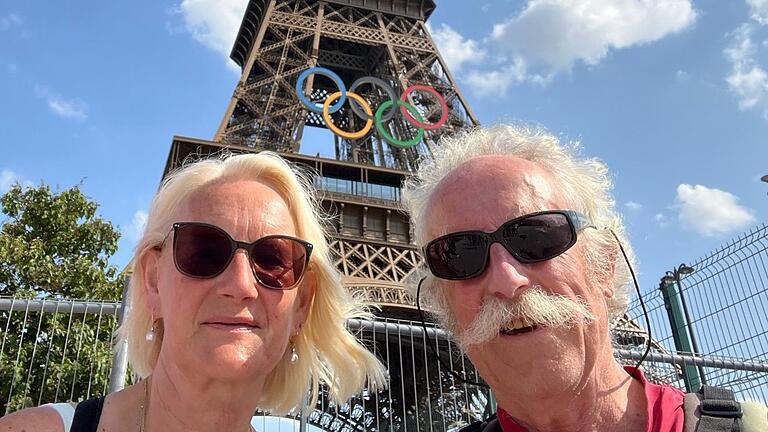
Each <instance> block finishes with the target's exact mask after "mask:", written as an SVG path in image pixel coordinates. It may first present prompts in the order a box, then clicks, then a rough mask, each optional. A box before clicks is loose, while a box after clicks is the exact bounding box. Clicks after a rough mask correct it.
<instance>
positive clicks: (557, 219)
mask: <svg viewBox="0 0 768 432" xmlns="http://www.w3.org/2000/svg"><path fill="white" fill-rule="evenodd" d="M590 226H592V225H591V223H590V222H589V219H587V217H586V216H584V215H581V214H579V213H577V212H575V211H571V210H550V211H543V212H537V213H531V214H527V215H524V216H521V217H518V218H515V219H512V220H511V221H509V222H506V223H505V224H504V225H502V226H500V227H499V229H497V230H496V231H495V232H492V233H486V232H483V231H461V232H455V233H452V234H448V235H444V236H442V237H438V238H436V239H434V240H432V241H431V242H429V244H427V246H426V247H425V248H424V256H425V257H426V261H427V266H428V267H429V270H430V271H431V272H432V274H433V275H435V276H436V277H439V278H441V279H451V280H463V279H471V278H474V277H477V276H479V275H481V274H482V273H483V272H484V271H485V268H486V267H487V265H488V254H489V251H490V249H491V245H492V244H494V243H500V244H501V245H502V246H504V248H505V249H506V250H507V252H509V253H510V255H512V256H513V257H515V259H516V260H518V261H519V262H521V263H524V264H531V263H537V262H541V261H546V260H549V259H552V258H554V257H556V256H558V255H560V254H562V253H563V252H565V251H567V250H568V249H570V247H571V246H573V245H574V244H575V243H576V233H577V232H579V231H581V230H583V229H584V228H587V227H590Z"/></svg>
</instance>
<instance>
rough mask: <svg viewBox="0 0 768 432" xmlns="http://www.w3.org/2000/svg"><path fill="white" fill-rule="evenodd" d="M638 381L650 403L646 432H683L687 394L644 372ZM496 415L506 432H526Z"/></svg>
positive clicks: (503, 414)
mask: <svg viewBox="0 0 768 432" xmlns="http://www.w3.org/2000/svg"><path fill="white" fill-rule="evenodd" d="M634 369H635V367H634V366H624V370H626V371H627V373H629V374H631V373H632V371H633V370H634ZM638 372H639V373H638V377H637V380H638V381H640V383H642V384H643V388H644V389H645V399H646V400H647V401H648V429H647V430H646V432H682V431H683V423H684V421H685V410H684V409H683V400H684V398H685V393H684V392H683V391H682V390H680V389H677V388H675V387H672V386H667V385H658V384H653V383H651V382H648V380H647V379H646V378H645V374H643V371H642V370H640V371H638ZM496 414H497V415H498V417H499V424H501V429H502V430H503V431H504V432H526V429H525V428H523V427H522V426H520V425H519V424H518V423H517V422H516V421H515V419H513V418H512V416H510V415H509V414H507V412H506V411H504V410H503V409H502V408H501V407H499V409H498V410H497V412H496Z"/></svg>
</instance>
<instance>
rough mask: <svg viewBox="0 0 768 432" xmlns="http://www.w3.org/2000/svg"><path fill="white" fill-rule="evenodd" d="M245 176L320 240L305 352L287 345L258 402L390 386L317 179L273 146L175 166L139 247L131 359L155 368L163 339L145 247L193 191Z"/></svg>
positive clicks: (143, 372)
mask: <svg viewBox="0 0 768 432" xmlns="http://www.w3.org/2000/svg"><path fill="white" fill-rule="evenodd" d="M243 179H245V180H254V181H259V182H262V183H264V184H266V185H268V186H270V187H272V188H273V189H275V190H276V191H277V192H278V194H280V196H281V197H282V198H283V199H284V200H285V201H286V204H287V205H288V208H289V209H290V211H291V212H292V215H293V218H294V220H295V221H296V230H297V235H298V236H299V237H301V238H303V239H305V240H307V241H309V242H311V243H312V244H313V245H314V249H313V252H312V256H311V259H310V263H309V269H308V270H309V271H311V272H312V273H313V274H314V276H315V277H316V278H317V288H316V292H315V296H314V299H313V302H312V306H311V310H310V311H309V314H308V316H307V319H306V322H305V323H304V325H303V326H302V328H301V331H300V333H299V334H298V336H297V337H296V338H295V340H294V344H295V347H296V350H297V352H298V354H299V359H298V361H297V362H296V363H295V364H290V357H291V355H290V351H289V350H286V352H285V353H283V357H282V359H281V360H280V362H279V363H278V365H277V366H276V367H275V369H274V370H272V371H271V372H269V374H268V376H267V379H266V381H265V384H264V388H263V394H262V398H261V400H260V401H259V406H258V408H259V409H261V410H264V411H271V412H273V413H276V414H283V413H287V412H290V411H291V410H294V409H295V408H296V407H298V406H299V405H300V404H301V403H303V402H304V398H305V397H306V395H307V390H309V389H310V388H311V391H312V398H311V402H310V405H309V406H314V403H315V401H316V399H317V395H318V390H319V385H320V384H321V383H325V384H326V385H327V386H328V389H329V395H330V397H331V399H333V400H335V401H336V402H337V403H339V404H342V403H344V402H345V401H346V400H347V399H349V398H350V397H351V396H353V395H354V394H356V393H357V392H359V391H360V390H361V389H362V388H363V387H364V386H365V384H366V382H367V383H368V386H369V388H370V389H371V390H375V389H376V388H382V387H385V386H386V376H385V370H384V367H383V366H382V365H381V363H380V362H379V361H378V360H377V359H376V357H375V356H374V355H373V354H372V353H370V352H369V351H368V350H367V349H366V348H365V347H364V346H362V345H361V344H360V343H359V342H358V341H357V339H355V337H354V336H353V335H352V334H351V333H350V332H349V331H348V330H347V329H346V321H347V319H348V318H352V317H368V316H369V314H368V312H367V311H366V310H365V309H364V307H363V305H362V303H358V302H355V301H353V300H352V298H351V297H350V295H349V293H348V292H347V290H346V289H345V288H344V287H343V285H342V283H341V277H340V275H339V272H338V270H337V269H336V267H335V265H334V264H333V261H332V259H331V258H330V251H329V246H328V243H327V241H326V233H325V232H324V230H323V228H322V226H321V223H320V219H319V218H320V213H319V211H320V210H319V208H320V207H319V206H318V205H317V200H316V198H315V196H314V195H313V193H312V191H313V190H314V189H313V188H312V187H311V184H312V183H311V181H309V180H308V179H307V178H306V177H305V176H304V175H303V174H302V173H300V172H297V171H294V169H293V168H292V166H291V165H289V164H288V162H286V161H285V160H284V159H282V158H281V157H280V156H278V155H277V154H274V153H271V152H261V153H258V154H242V155H237V156H231V155H222V156H221V157H220V158H218V159H208V160H202V161H199V162H194V163H191V164H187V165H185V166H184V167H182V168H180V169H179V170H177V171H175V172H173V173H172V174H170V175H169V176H168V177H167V178H166V179H165V181H164V182H163V184H162V186H161V187H160V190H159V191H158V192H157V195H156V196H155V198H154V201H153V202H152V206H151V208H150V211H149V216H148V218H147V224H146V228H145V230H144V233H143V236H142V238H141V240H140V241H139V244H138V246H137V247H136V251H135V253H134V257H133V261H132V262H133V265H134V268H133V275H132V277H131V281H130V287H129V297H128V304H129V309H128V312H127V315H126V317H125V321H124V323H123V324H122V326H121V327H120V329H119V330H118V335H119V340H118V343H119V342H120V340H122V339H125V340H127V342H128V360H129V363H130V366H131V368H132V369H133V371H134V372H135V373H137V374H138V375H139V376H141V377H146V376H148V375H149V374H151V373H152V369H153V368H154V367H155V364H156V362H157V358H158V355H159V353H160V349H161V346H162V325H160V327H161V328H159V329H157V331H156V337H155V339H154V341H147V340H146V339H145V336H144V335H145V334H146V333H147V331H148V330H149V329H150V328H151V327H152V324H153V323H152V316H151V313H150V311H149V309H148V307H147V303H146V292H145V289H144V287H143V285H144V281H143V280H142V273H143V271H142V268H141V266H142V264H141V262H142V260H141V256H142V254H144V253H146V252H147V251H148V250H150V249H152V248H153V247H156V246H158V245H160V244H161V243H162V242H163V239H164V238H165V236H166V234H167V233H168V232H169V231H170V229H171V226H172V224H173V223H174V222H176V221H175V220H173V217H174V214H175V213H176V211H177V209H178V208H179V205H180V204H182V203H183V202H184V201H185V200H186V199H187V198H188V197H189V196H190V195H191V194H192V193H194V192H195V191H197V190H199V189H201V188H203V187H205V186H206V185H209V184H211V183H213V182H216V181H219V182H221V181H237V180H243ZM299 289H301V288H299Z"/></svg>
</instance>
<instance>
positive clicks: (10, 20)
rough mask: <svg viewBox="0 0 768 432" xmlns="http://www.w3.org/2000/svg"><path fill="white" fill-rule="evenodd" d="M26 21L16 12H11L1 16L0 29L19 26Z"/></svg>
mask: <svg viewBox="0 0 768 432" xmlns="http://www.w3.org/2000/svg"><path fill="white" fill-rule="evenodd" d="M23 23H24V20H23V19H22V18H21V17H20V16H19V15H17V14H15V13H10V14H8V15H5V16H3V17H0V30H7V29H9V28H11V27H13V26H19V25H21V24H23Z"/></svg>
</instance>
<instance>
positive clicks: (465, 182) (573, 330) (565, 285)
mask: <svg viewBox="0 0 768 432" xmlns="http://www.w3.org/2000/svg"><path fill="white" fill-rule="evenodd" d="M570 207H571V206H570V205H569V204H568V200H566V198H565V196H564V195H563V193H562V191H560V190H559V189H558V183H557V181H556V180H555V179H554V178H553V177H552V176H551V175H550V174H549V173H548V172H547V171H545V170H544V169H542V168H541V167H540V166H539V165H537V164H535V163H532V162H529V161H525V160H522V159H517V158H513V157H509V156H483V157H478V158H475V159H472V160H470V161H468V162H466V163H464V164H463V165H461V166H459V167H458V168H457V169H455V170H454V171H453V172H451V173H450V174H448V176H447V177H446V178H445V179H444V180H443V181H442V182H441V183H440V185H438V187H437V188H436V191H435V193H434V194H433V195H432V196H431V197H430V200H429V203H428V208H429V210H428V212H427V219H428V222H427V232H426V234H427V239H428V240H431V239H434V238H436V237H439V236H441V235H444V234H448V233H452V232H457V231H466V230H480V231H485V232H493V231H495V230H496V229H497V228H498V227H499V226H500V225H502V224H503V223H505V222H507V221H509V220H511V219H514V218H516V217H519V216H523V215H526V214H529V213H534V212H538V211H543V210H568V209H571V208H570ZM535 287H540V288H541V291H543V293H545V294H547V295H548V296H550V295H552V296H559V297H561V298H565V299H567V300H573V301H574V302H580V303H581V304H583V306H585V307H586V309H587V312H588V313H590V314H591V315H592V316H593V317H594V319H592V320H588V319H584V318H581V319H576V320H575V321H574V322H573V323H571V324H572V325H570V326H567V327H546V326H538V327H536V328H535V329H534V330H533V331H530V332H525V333H517V334H508V333H507V332H504V333H499V332H498V331H497V330H499V329H498V328H494V329H490V330H491V334H492V335H493V336H492V337H491V339H490V340H487V341H485V342H482V343H479V344H475V345H471V346H469V347H468V348H467V354H468V355H469V357H470V359H471V360H472V363H473V364H474V365H475V367H476V368H477V369H478V371H479V372H480V374H481V375H482V376H483V378H484V379H485V380H486V381H487V382H488V383H489V384H490V385H491V387H493V388H494V391H495V392H496V393H497V394H507V395H513V396H507V398H510V397H523V396H524V395H526V394H527V395H529V396H534V395H543V394H546V393H554V392H562V391H564V390H567V389H570V390H577V389H579V388H580V387H581V385H583V383H584V381H585V380H586V378H587V377H588V376H589V375H590V374H591V373H592V372H593V370H592V369H593V366H594V364H595V361H596V358H597V356H599V355H605V353H606V351H605V350H609V351H608V353H609V354H610V349H611V341H610V338H609V336H608V330H607V329H608V317H607V310H606V305H605V298H606V296H610V295H611V292H612V290H611V288H612V283H611V281H610V280H607V281H597V283H591V281H590V277H589V270H588V268H587V267H586V261H585V259H584V242H583V241H582V240H579V241H577V243H576V244H575V245H574V246H573V247H572V248H570V249H569V250H567V251H566V252H565V253H563V254H561V255H559V256H557V257H555V258H553V259H550V260H548V261H544V262H539V263H533V264H522V263H520V262H518V261H517V260H516V259H515V258H514V257H512V256H511V255H510V254H509V253H508V252H507V250H506V249H505V248H504V247H503V246H502V245H500V244H493V245H492V246H491V248H490V252H489V258H488V266H487V268H486V269H485V271H484V272H483V273H482V274H481V275H479V276H477V277H475V278H473V279H469V280H463V281H447V280H441V281H439V283H438V288H437V289H441V290H442V291H443V294H444V295H445V298H446V301H447V304H448V306H449V309H450V312H451V314H452V318H453V322H454V324H455V328H454V329H452V330H453V331H454V332H456V333H458V334H461V333H462V332H463V331H465V330H467V329H468V328H470V327H472V325H473V321H474V320H475V318H476V316H477V314H478V312H479V311H480V310H481V308H482V305H483V304H484V303H487V302H489V301H492V300H498V301H502V302H504V303H508V304H514V303H516V302H519V300H520V299H521V296H524V295H525V293H526V292H529V293H530V292H532V291H533V289H534V288H535ZM480 324H482V323H480ZM507 324H511V323H507ZM497 326H498V325H497ZM505 327H509V325H506V326H505Z"/></svg>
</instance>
